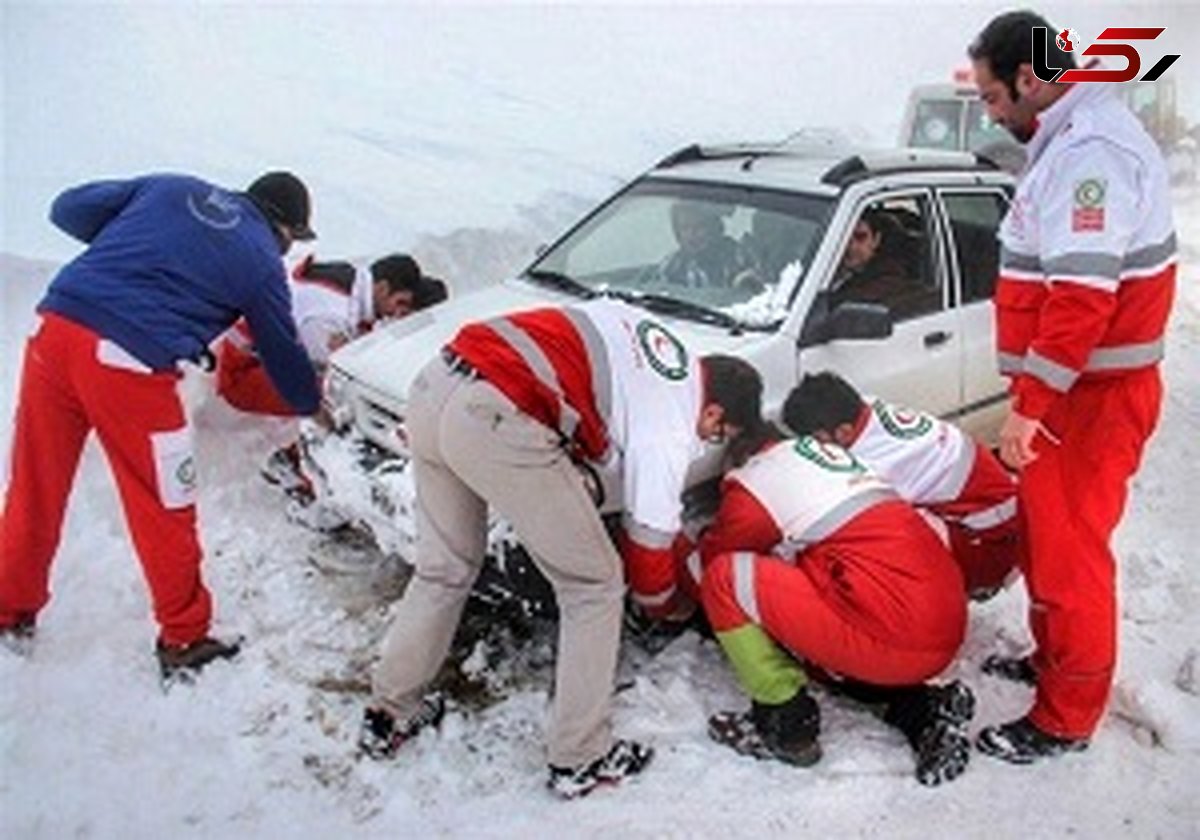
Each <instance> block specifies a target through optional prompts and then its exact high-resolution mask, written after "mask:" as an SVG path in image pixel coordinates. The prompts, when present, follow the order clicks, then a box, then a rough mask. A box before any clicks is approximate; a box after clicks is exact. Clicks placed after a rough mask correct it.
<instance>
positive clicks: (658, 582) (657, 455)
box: [449, 300, 703, 614]
mask: <svg viewBox="0 0 1200 840" xmlns="http://www.w3.org/2000/svg"><path fill="white" fill-rule="evenodd" d="M449 349H450V350H451V351H453V352H454V353H456V354H457V355H458V356H459V357H461V358H462V359H464V360H465V361H466V362H468V363H469V364H470V365H471V366H473V367H474V368H475V369H476V370H477V371H478V372H479V373H480V375H481V376H483V378H485V379H486V380H487V381H488V382H490V383H491V384H492V385H494V386H496V388H498V389H499V390H500V391H502V392H503V393H504V394H505V395H506V396H507V397H508V398H509V399H511V400H512V401H513V404H514V405H516V406H517V408H519V409H520V410H521V411H523V412H525V413H526V414H528V415H529V416H531V417H533V418H535V419H537V420H539V421H540V422H542V423H544V424H546V425H547V426H549V427H550V428H552V429H557V430H558V431H559V432H560V433H561V434H562V436H563V441H564V444H566V445H567V446H568V447H569V448H570V449H571V450H572V452H573V454H574V455H575V456H576V457H578V458H581V459H583V460H586V461H589V462H593V463H596V464H604V465H605V469H606V470H612V469H614V468H616V469H619V472H620V475H621V487H622V492H623V498H624V506H625V513H624V516H623V519H622V524H623V526H624V535H623V538H622V540H621V553H622V555H623V556H624V559H625V563H626V571H627V575H628V578H629V584H630V588H631V590H632V593H633V597H634V599H635V600H636V601H638V602H639V603H640V604H641V605H642V606H643V607H645V608H646V609H647V610H648V611H649V612H651V613H652V614H665V613H668V612H670V610H671V609H672V608H673V607H674V603H675V602H674V596H675V593H676V588H675V570H674V561H673V555H672V553H671V542H672V540H673V538H674V536H675V534H676V532H678V530H679V528H680V516H681V513H682V502H681V496H682V493H683V490H684V485H685V480H686V478H687V470H688V466H689V464H690V463H691V462H692V461H693V460H694V459H695V458H697V457H698V456H699V455H701V454H702V453H703V444H702V442H701V441H700V439H699V438H698V436H697V434H696V423H697V420H698V418H699V416H700V408H701V405H702V400H703V383H702V377H701V367H700V363H699V360H698V359H697V358H696V357H695V356H694V355H693V354H691V353H690V352H689V351H688V350H687V349H686V348H685V347H684V345H683V343H682V342H681V341H680V340H679V339H678V338H676V337H675V336H674V335H673V334H672V333H671V332H669V331H668V330H667V329H666V327H664V326H663V325H662V324H660V323H659V322H658V321H656V320H654V319H653V318H650V317H649V316H648V315H646V314H645V313H644V312H642V311H641V310H638V309H636V308H634V307H632V306H629V305H627V304H623V303H619V302H616V301H610V300H598V301H589V302H587V303H582V304H579V305H577V306H570V307H562V308H553V309H535V310H531V311H527V312H519V313H516V314H513V315H508V316H504V317H500V318H495V319H493V320H490V321H483V322H480V323H475V324H470V325H468V326H466V327H464V328H463V329H462V330H461V331H459V333H458V335H457V336H455V338H454V340H453V341H452V342H451V343H450V344H449Z"/></svg>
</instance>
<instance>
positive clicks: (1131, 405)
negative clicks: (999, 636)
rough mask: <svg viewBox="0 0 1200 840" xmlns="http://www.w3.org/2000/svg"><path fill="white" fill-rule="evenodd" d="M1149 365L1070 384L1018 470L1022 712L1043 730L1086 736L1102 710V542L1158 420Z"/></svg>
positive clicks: (1108, 605)
mask: <svg viewBox="0 0 1200 840" xmlns="http://www.w3.org/2000/svg"><path fill="white" fill-rule="evenodd" d="M1161 404H1162V380H1161V379H1160V378H1159V373H1158V369H1157V368H1150V369H1147V370H1143V371H1138V372H1136V373H1133V374H1130V375H1127V376H1123V377H1119V378H1113V379H1104V380H1097V381H1082V382H1079V383H1077V384H1076V385H1075V386H1074V387H1073V388H1072V389H1071V390H1070V391H1068V392H1067V394H1066V395H1064V396H1063V397H1062V398H1061V399H1060V400H1059V401H1058V403H1056V404H1055V405H1054V407H1053V408H1052V409H1051V411H1050V413H1049V414H1047V415H1046V417H1045V418H1044V422H1045V424H1046V427H1047V428H1048V429H1049V430H1050V431H1051V432H1052V433H1053V434H1054V435H1055V436H1056V437H1057V438H1058V439H1059V440H1061V441H1062V443H1061V444H1060V445H1054V444H1051V443H1049V442H1048V441H1046V440H1045V439H1044V438H1043V437H1041V436H1039V437H1038V439H1037V442H1036V446H1037V448H1038V458H1037V460H1036V461H1034V462H1033V463H1032V464H1030V465H1029V466H1028V467H1026V468H1025V470H1024V471H1023V472H1022V474H1021V483H1020V501H1021V506H1022V510H1023V512H1024V515H1025V521H1026V525H1027V529H1028V530H1027V533H1028V537H1029V545H1028V548H1027V552H1028V557H1027V559H1026V561H1025V565H1024V568H1023V569H1022V571H1023V573H1024V575H1025V581H1026V586H1027V587H1028V589H1029V597H1030V601H1031V604H1030V617H1029V623H1030V627H1031V629H1032V631H1033V637H1034V640H1035V641H1036V642H1037V651H1036V652H1035V654H1034V663H1033V664H1034V667H1035V668H1036V669H1037V672H1038V687H1037V699H1036V701H1035V703H1034V706H1033V710H1032V712H1031V713H1030V717H1031V719H1032V721H1033V723H1034V724H1035V725H1037V726H1038V727H1039V728H1040V729H1042V730H1043V731H1045V732H1048V733H1050V734H1052V735H1058V736H1061V737H1069V738H1082V737H1087V736H1089V735H1091V733H1092V732H1093V730H1095V728H1096V725H1097V724H1098V723H1099V720H1100V717H1101V716H1102V715H1103V713H1104V707H1105V705H1106V704H1107V702H1108V694H1109V689H1110V688H1111V686H1112V678H1113V671H1114V669H1115V666H1116V652H1117V596H1116V561H1115V558H1114V557H1113V553H1112V549H1111V548H1110V546H1109V540H1110V538H1111V536H1112V532H1113V529H1114V528H1115V527H1116V526H1117V523H1118V522H1119V521H1120V520H1121V513H1122V511H1123V510H1124V507H1125V498H1126V494H1127V493H1126V486H1127V483H1128V481H1129V478H1130V477H1131V476H1132V475H1133V474H1134V473H1135V472H1136V471H1137V468H1138V465H1139V463H1140V462H1141V457H1142V450H1143V449H1144V447H1145V444H1146V440H1147V439H1148V438H1149V437H1150V435H1151V433H1152V432H1153V431H1154V426H1155V424H1156V423H1157V422H1158V415H1159V410H1160V408H1161Z"/></svg>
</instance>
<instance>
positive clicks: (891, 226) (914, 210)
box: [830, 195, 943, 321]
mask: <svg viewBox="0 0 1200 840" xmlns="http://www.w3.org/2000/svg"><path fill="white" fill-rule="evenodd" d="M932 221H933V218H932V215H931V214H930V202H929V199H928V197H927V196H924V195H916V196H894V197H889V198H886V199H882V200H880V201H876V202H873V203H871V204H869V205H867V206H866V207H865V208H864V209H863V210H862V212H861V213H860V214H859V215H858V217H857V218H856V219H855V222H854V224H853V226H852V227H851V229H850V233H849V236H848V237H847V241H846V244H845V247H844V250H843V251H842V257H841V260H840V261H839V263H838V266H837V269H836V270H835V271H834V276H833V280H832V282H831V283H830V305H831V306H834V307H836V306H840V305H841V304H843V303H871V304H882V305H884V306H886V307H887V308H888V310H889V311H890V312H891V315H892V318H893V319H894V320H896V321H904V320H907V319H909V318H916V317H919V316H921V315H928V314H930V313H932V312H937V311H939V310H940V309H942V307H943V290H942V279H941V277H942V275H941V272H940V271H938V270H937V249H936V248H935V247H934V242H935V239H934V237H933V231H934V226H933V224H932Z"/></svg>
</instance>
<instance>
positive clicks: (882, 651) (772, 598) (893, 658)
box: [701, 502, 967, 685]
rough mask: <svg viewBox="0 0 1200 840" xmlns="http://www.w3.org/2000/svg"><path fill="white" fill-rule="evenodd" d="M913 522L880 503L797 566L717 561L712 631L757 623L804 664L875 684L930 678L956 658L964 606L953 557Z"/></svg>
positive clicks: (901, 508) (708, 581)
mask: <svg viewBox="0 0 1200 840" xmlns="http://www.w3.org/2000/svg"><path fill="white" fill-rule="evenodd" d="M916 516H917V515H916V513H914V512H913V511H912V510H911V509H909V508H908V506H907V505H901V504H900V503H899V502H896V503H889V504H885V505H880V506H877V507H876V508H873V509H872V510H870V511H868V512H866V513H864V514H860V515H859V516H858V517H857V518H856V519H855V520H854V521H853V522H852V523H850V524H849V525H847V526H845V527H844V528H843V529H841V530H840V531H838V532H836V533H835V535H833V536H832V537H830V538H829V539H828V540H826V541H823V542H821V543H819V544H817V545H815V546H813V547H811V548H809V549H808V550H806V551H805V552H804V553H803V554H801V555H800V556H799V557H798V558H797V561H796V564H795V565H793V564H792V563H789V562H787V561H785V560H782V559H780V558H778V557H775V556H772V555H765V554H752V553H750V552H731V553H728V554H722V555H720V556H718V557H717V559H716V560H714V561H713V562H712V564H711V565H710V566H709V567H708V568H707V569H705V571H704V579H703V583H702V584H701V593H702V598H703V603H704V611H705V613H706V614H707V615H708V618H709V620H710V621H711V622H712V626H713V629H714V630H715V631H717V632H718V633H722V632H725V631H728V630H733V629H736V628H738V627H740V626H742V625H744V624H746V623H748V622H753V623H755V624H758V625H759V626H760V627H762V629H763V631H764V632H765V633H766V634H767V635H768V636H770V637H771V638H772V639H774V640H775V641H776V642H777V643H778V644H780V645H782V646H783V647H785V648H787V649H788V650H789V651H791V653H792V654H793V655H794V656H797V657H799V658H800V659H803V660H804V661H805V662H807V663H811V664H813V665H817V666H819V667H820V668H822V669H824V670H826V671H829V672H832V673H836V674H839V675H841V676H846V677H853V678H855V679H858V680H862V681H864V682H869V683H872V684H874V685H912V684H915V683H920V682H923V681H924V680H927V679H929V678H930V677H932V676H934V675H936V674H937V673H938V672H940V671H941V670H943V669H944V668H945V667H946V666H947V665H949V664H950V662H951V660H953V658H954V656H955V654H956V653H957V652H958V648H959V646H960V645H961V644H962V640H963V637H964V635H965V633H966V622H967V608H966V599H965V598H964V596H963V584H962V576H961V575H960V574H959V571H958V569H957V568H956V564H955V562H954V560H953V559H952V558H951V557H950V554H949V552H948V551H947V549H946V548H945V546H943V545H942V543H941V541H940V540H939V539H938V538H937V536H936V535H935V534H934V533H933V531H932V530H930V529H929V528H928V527H927V526H926V525H925V524H924V523H922V522H920V521H919V520H917V519H916ZM897 534H900V535H903V536H900V537H898V536H897Z"/></svg>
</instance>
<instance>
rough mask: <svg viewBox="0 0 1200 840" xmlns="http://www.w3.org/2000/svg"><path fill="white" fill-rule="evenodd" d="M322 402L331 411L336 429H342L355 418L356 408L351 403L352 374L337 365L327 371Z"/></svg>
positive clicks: (330, 415) (331, 418)
mask: <svg viewBox="0 0 1200 840" xmlns="http://www.w3.org/2000/svg"><path fill="white" fill-rule="evenodd" d="M321 403H322V405H323V406H324V407H325V410H326V411H327V412H329V419H330V420H332V421H333V427H334V428H335V429H341V428H344V427H346V426H348V425H350V422H351V421H352V420H353V419H354V408H353V407H352V406H351V405H350V375H349V374H347V373H345V372H344V371H341V370H338V369H337V368H335V367H330V368H329V370H328V371H327V372H326V373H325V385H324V392H323V393H322V395H321Z"/></svg>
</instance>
